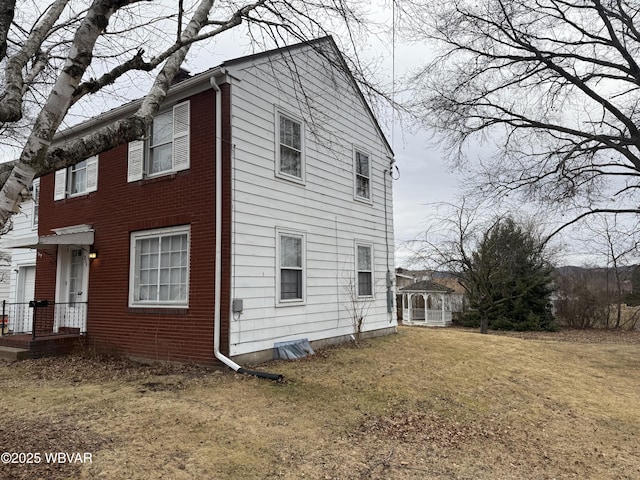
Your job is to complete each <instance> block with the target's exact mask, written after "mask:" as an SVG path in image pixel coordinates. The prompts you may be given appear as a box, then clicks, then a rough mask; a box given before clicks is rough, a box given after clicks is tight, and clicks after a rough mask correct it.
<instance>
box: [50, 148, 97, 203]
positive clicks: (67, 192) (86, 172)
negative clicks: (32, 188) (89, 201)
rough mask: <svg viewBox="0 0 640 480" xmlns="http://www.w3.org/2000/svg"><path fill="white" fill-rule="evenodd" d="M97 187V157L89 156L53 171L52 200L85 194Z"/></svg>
mask: <svg viewBox="0 0 640 480" xmlns="http://www.w3.org/2000/svg"><path fill="white" fill-rule="evenodd" d="M97 189H98V157H90V158H87V159H86V160H82V161H81V162H78V163H76V164H75V165H72V166H70V167H68V168H63V169H60V170H58V171H56V173H55V187H54V192H53V198H54V200H62V199H64V198H67V197H76V196H79V195H86V194H87V193H89V192H95V191H96V190H97Z"/></svg>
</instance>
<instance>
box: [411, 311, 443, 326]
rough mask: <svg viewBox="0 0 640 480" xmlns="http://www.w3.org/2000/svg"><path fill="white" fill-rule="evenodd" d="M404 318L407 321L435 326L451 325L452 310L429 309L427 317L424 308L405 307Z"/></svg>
mask: <svg viewBox="0 0 640 480" xmlns="http://www.w3.org/2000/svg"><path fill="white" fill-rule="evenodd" d="M402 320H403V322H405V323H408V324H411V323H415V324H422V325H428V326H434V327H440V326H442V327H444V326H447V325H451V322H452V317H451V312H448V311H446V310H435V309H427V310H426V318H425V309H424V308H411V309H410V308H403V309H402Z"/></svg>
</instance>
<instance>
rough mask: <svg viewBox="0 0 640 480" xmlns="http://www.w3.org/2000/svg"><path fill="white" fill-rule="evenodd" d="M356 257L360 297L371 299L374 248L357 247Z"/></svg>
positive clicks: (369, 246)
mask: <svg viewBox="0 0 640 480" xmlns="http://www.w3.org/2000/svg"><path fill="white" fill-rule="evenodd" d="M356 256H357V260H356V266H357V272H356V274H357V277H358V296H359V297H370V296H372V295H373V247H372V246H371V245H360V244H358V245H356Z"/></svg>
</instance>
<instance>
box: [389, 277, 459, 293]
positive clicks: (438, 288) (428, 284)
mask: <svg viewBox="0 0 640 480" xmlns="http://www.w3.org/2000/svg"><path fill="white" fill-rule="evenodd" d="M400 291H401V292H438V293H453V291H454V290H453V289H451V288H449V287H445V286H444V285H440V284H439V283H436V282H432V281H431V280H421V281H419V282H415V283H412V284H411V285H408V286H406V287H403V288H401V289H400Z"/></svg>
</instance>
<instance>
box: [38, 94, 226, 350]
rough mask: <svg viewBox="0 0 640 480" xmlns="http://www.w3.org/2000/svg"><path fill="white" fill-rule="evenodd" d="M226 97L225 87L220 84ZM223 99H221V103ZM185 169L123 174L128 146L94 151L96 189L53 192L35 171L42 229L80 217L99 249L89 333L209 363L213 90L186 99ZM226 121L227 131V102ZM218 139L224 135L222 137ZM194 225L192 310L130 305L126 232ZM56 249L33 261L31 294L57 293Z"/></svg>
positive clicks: (119, 346) (100, 340)
mask: <svg viewBox="0 0 640 480" xmlns="http://www.w3.org/2000/svg"><path fill="white" fill-rule="evenodd" d="M224 87H225V88H224V92H225V96H226V97H227V98H228V97H229V90H230V87H229V86H228V85H225V86H224ZM223 104H224V102H223ZM190 107H191V163H190V168H189V170H186V171H182V172H178V173H176V174H174V175H168V176H164V177H160V178H156V179H151V180H143V181H139V182H133V183H128V182H127V145H121V146H119V147H117V148H115V149H113V150H110V151H107V152H104V153H102V154H100V159H99V165H98V168H99V171H98V190H97V191H96V192H93V193H90V194H88V195H86V196H82V197H78V198H69V199H65V200H62V201H56V202H54V201H53V187H54V176H53V175H48V176H46V177H44V178H42V180H41V193H40V221H39V233H40V234H41V235H43V234H49V233H51V229H53V228H60V227H66V226H71V225H78V224H85V223H86V224H91V225H93V228H94V229H95V248H96V249H97V250H98V253H99V258H97V259H95V260H92V261H91V263H90V267H89V290H88V314H87V336H88V340H89V341H90V342H91V343H94V344H97V345H100V346H102V347H105V348H107V349H113V350H115V351H117V352H121V353H125V354H128V355H133V356H140V357H145V358H150V359H158V360H177V361H194V362H200V363H208V362H212V361H213V360H214V357H213V315H214V313H213V312H214V275H215V270H214V267H215V265H214V260H215V92H214V91H213V90H208V91H205V92H203V93H200V94H197V95H195V96H193V97H192V98H191V105H190ZM225 110H226V115H225V122H224V123H223V130H224V132H225V135H229V133H230V116H229V112H228V107H227V108H226V109H225ZM223 145H224V144H223ZM223 151H224V152H225V154H224V165H223V169H224V171H225V177H224V179H223V181H224V187H225V188H224V190H227V189H228V188H230V187H231V173H230V160H231V155H230V151H231V149H230V146H229V144H228V143H227V144H226V146H223ZM224 195H225V203H223V205H224V212H225V215H224V217H223V229H222V231H223V232H225V241H224V244H223V253H224V255H223V278H224V280H223V285H222V288H223V292H224V293H223V298H224V300H223V301H222V302H221V306H222V312H223V316H224V318H223V322H222V323H221V328H222V331H223V332H224V334H223V335H222V337H221V342H222V346H223V351H228V306H229V300H228V295H229V291H230V279H229V273H230V265H231V263H230V237H229V233H228V232H229V231H230V229H231V228H230V225H231V224H230V222H231V215H230V213H231V205H230V199H231V196H230V191H224ZM177 225H190V226H191V245H190V249H191V256H190V261H191V263H190V270H189V281H190V287H189V308H188V309H171V310H167V309H160V308H156V309H139V308H129V306H128V299H129V263H130V234H131V232H134V231H138V230H148V229H155V228H162V227H170V226H177ZM55 277H56V254H55V251H54V252H49V253H46V252H45V253H43V254H42V255H41V256H40V257H39V258H38V261H37V279H36V297H37V298H40V299H42V298H48V299H54V298H55Z"/></svg>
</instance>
